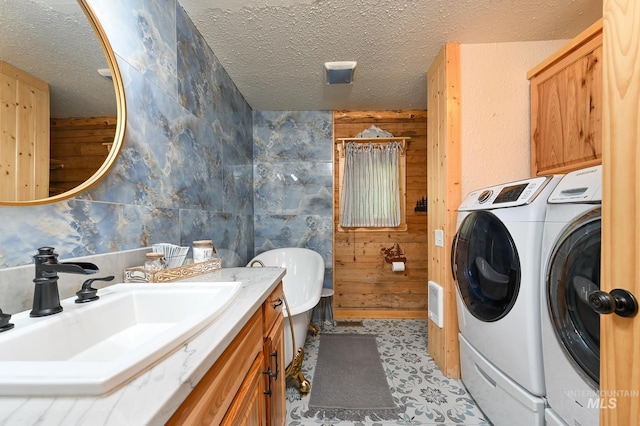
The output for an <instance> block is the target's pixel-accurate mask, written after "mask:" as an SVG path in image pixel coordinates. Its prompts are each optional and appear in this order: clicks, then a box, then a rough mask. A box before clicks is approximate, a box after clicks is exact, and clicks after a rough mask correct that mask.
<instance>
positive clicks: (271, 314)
mask: <svg viewBox="0 0 640 426" xmlns="http://www.w3.org/2000/svg"><path fill="white" fill-rule="evenodd" d="M262 309H263V311H264V315H263V317H264V332H265V333H269V330H271V327H273V324H274V323H275V322H276V320H277V319H278V317H279V316H280V315H281V314H282V312H283V309H285V307H284V290H283V289H282V282H281V283H280V284H278V286H277V287H276V288H275V289H274V290H273V291H272V292H271V294H270V295H269V297H267V300H265V302H264V304H263V305H262Z"/></svg>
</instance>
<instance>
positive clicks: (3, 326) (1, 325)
mask: <svg viewBox="0 0 640 426" xmlns="http://www.w3.org/2000/svg"><path fill="white" fill-rule="evenodd" d="M10 320H11V314H5V313H4V312H2V309H0V333H2V332H3V331H7V330H11V329H12V328H13V324H12V323H10V322H9V321H10Z"/></svg>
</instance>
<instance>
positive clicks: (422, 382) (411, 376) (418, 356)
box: [286, 320, 491, 426]
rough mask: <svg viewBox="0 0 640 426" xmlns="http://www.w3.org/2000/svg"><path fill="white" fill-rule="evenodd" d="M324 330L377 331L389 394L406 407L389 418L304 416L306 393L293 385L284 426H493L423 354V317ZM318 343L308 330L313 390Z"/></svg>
mask: <svg viewBox="0 0 640 426" xmlns="http://www.w3.org/2000/svg"><path fill="white" fill-rule="evenodd" d="M322 333H363V334H365V333H366V334H377V335H378V338H377V341H378V350H379V351H380V354H381V357H382V361H383V366H384V369H385V371H386V373H387V381H388V382H389V387H390V389H391V394H392V396H393V398H394V401H395V402H396V404H398V405H404V406H405V407H406V411H405V413H404V414H403V415H401V416H400V417H399V418H398V420H397V421H390V422H389V421H384V422H381V421H366V422H356V423H353V422H345V421H336V420H332V419H322V418H306V417H305V416H304V413H306V411H307V410H308V407H309V395H306V396H305V397H301V396H300V393H299V391H298V390H297V389H296V388H295V387H287V423H286V424H287V426H303V425H304V426H307V425H326V426H329V425H331V426H347V425H354V426H360V425H362V426H374V425H375V426H391V425H402V426H405V425H406V426H414V425H485V426H490V425H491V423H490V422H489V421H488V420H487V418H486V417H485V416H484V414H483V413H482V412H481V411H480V409H478V407H477V406H476V404H475V402H474V401H473V399H472V398H471V396H470V395H469V393H468V392H467V390H466V389H465V387H464V385H463V384H462V382H461V381H460V380H457V379H448V378H446V377H445V376H444V375H442V373H441V372H440V370H439V369H438V367H437V366H436V364H435V362H434V361H433V359H431V357H430V356H429V355H428V354H427V321H426V320H364V321H363V322H362V326H353V325H347V326H343V325H340V326H333V325H331V324H329V322H327V323H326V325H325V327H324V330H323V331H322ZM319 343H320V339H319V338H318V337H313V336H312V335H311V334H307V339H306V342H305V346H304V349H305V360H304V363H303V365H302V371H303V373H304V374H305V376H306V377H307V379H308V380H309V381H310V382H311V384H312V390H311V392H313V372H314V369H315V365H316V360H317V357H318V348H319Z"/></svg>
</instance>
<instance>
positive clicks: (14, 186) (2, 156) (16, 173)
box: [0, 61, 49, 201]
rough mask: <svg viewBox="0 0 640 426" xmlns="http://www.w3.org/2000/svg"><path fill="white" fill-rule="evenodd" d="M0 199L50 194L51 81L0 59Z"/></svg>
mask: <svg viewBox="0 0 640 426" xmlns="http://www.w3.org/2000/svg"><path fill="white" fill-rule="evenodd" d="M0 82H1V85H0V87H1V89H0V105H1V107H0V199H1V200H2V201H28V200H37V199H41V198H47V197H48V196H49V85H48V84H47V82H45V81H42V80H40V79H39V78H37V77H34V76H32V75H30V74H28V73H26V72H24V71H22V70H21V69H19V68H16V67H14V66H12V65H10V64H8V63H6V62H3V61H0Z"/></svg>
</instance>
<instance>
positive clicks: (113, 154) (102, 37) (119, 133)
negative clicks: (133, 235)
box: [0, 0, 127, 206]
mask: <svg viewBox="0 0 640 426" xmlns="http://www.w3.org/2000/svg"><path fill="white" fill-rule="evenodd" d="M77 1H78V4H79V5H80V8H81V9H82V11H83V12H84V14H85V15H86V17H87V19H88V20H89V23H90V24H91V26H92V27H93V30H94V32H95V34H96V36H97V37H98V41H99V42H100V45H101V46H102V51H103V53H104V56H105V58H106V60H107V63H108V64H109V70H110V71H111V76H112V79H113V87H114V90H115V95H116V112H117V114H116V117H117V124H116V132H115V136H114V138H113V145H112V146H111V148H110V150H109V154H107V159H106V160H105V161H104V163H102V166H100V168H99V169H98V170H97V171H96V172H95V173H94V174H93V175H91V177H90V178H89V179H87V180H86V181H85V182H83V183H82V184H80V185H78V186H76V187H75V188H73V189H70V190H69V191H66V192H63V193H62V194H58V195H54V196H52V197H48V198H41V199H38V200H28V201H2V200H0V206H35V205H41V204H49V203H55V202H58V201H62V200H66V199H68V198H71V197H74V196H76V195H78V194H80V193H82V192H84V191H87V190H89V189H90V188H91V187H93V186H94V185H96V184H97V183H98V182H99V181H100V180H101V179H102V178H103V177H104V176H106V174H107V173H108V172H109V170H111V168H112V167H113V165H114V164H115V162H116V159H117V158H118V155H119V154H120V149H121V148H122V144H123V141H124V133H125V127H126V121H127V119H126V118H127V109H126V102H125V97H124V85H123V83H122V76H121V75H120V69H119V68H118V62H117V59H116V56H115V54H114V53H113V49H112V48H111V44H110V43H109V39H108V38H107V36H106V33H105V31H104V29H103V28H102V25H101V24H100V21H99V20H98V18H97V17H96V16H95V13H94V12H93V9H91V6H89V5H88V4H87V2H86V0H77Z"/></svg>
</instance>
